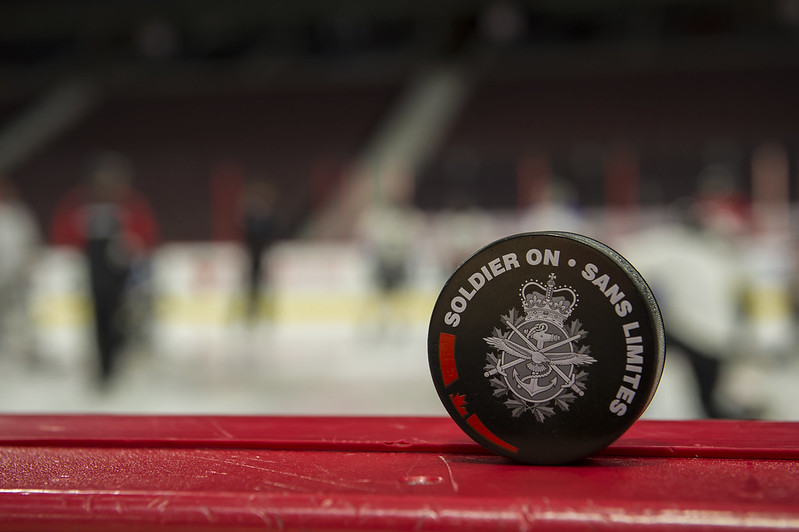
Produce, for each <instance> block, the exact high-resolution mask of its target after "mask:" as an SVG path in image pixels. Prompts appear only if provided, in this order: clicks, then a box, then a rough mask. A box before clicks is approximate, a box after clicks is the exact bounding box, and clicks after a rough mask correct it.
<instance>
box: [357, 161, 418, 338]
mask: <svg viewBox="0 0 799 532" xmlns="http://www.w3.org/2000/svg"><path fill="white" fill-rule="evenodd" d="M394 177H395V178H396V179H393V180H392V179H384V180H383V183H384V185H385V186H384V187H383V190H382V192H383V193H382V194H381V195H380V197H379V198H378V199H377V201H375V202H374V203H373V204H372V205H371V206H370V207H369V208H368V209H367V210H366V211H365V212H364V215H363V216H362V218H361V220H360V223H359V228H358V231H359V236H360V239H361V242H362V243H363V245H364V248H365V250H366V254H367V256H368V259H369V263H370V265H371V268H372V282H373V286H374V287H375V289H376V295H377V301H376V302H375V303H376V306H375V305H369V306H368V307H367V309H368V316H369V317H370V318H373V319H375V320H376V321H377V324H378V327H379V328H380V329H386V328H387V327H388V325H389V324H391V323H397V322H402V321H403V319H402V318H403V313H402V308H401V305H402V296H403V295H404V294H405V293H406V292H407V289H408V283H409V280H410V275H411V272H410V270H411V260H412V258H413V251H414V246H415V238H416V235H417V230H418V220H417V214H416V211H415V209H413V207H412V206H411V205H410V201H411V196H412V192H411V188H412V184H411V182H410V179H406V178H407V176H403V175H395V176H394Z"/></svg>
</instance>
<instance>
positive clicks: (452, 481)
mask: <svg viewBox="0 0 799 532" xmlns="http://www.w3.org/2000/svg"><path fill="white" fill-rule="evenodd" d="M439 458H441V461H442V462H444V467H446V468H447V475H448V476H449V484H450V486H452V491H454V492H455V493H458V483H457V482H455V477H453V476H452V468H451V467H450V466H449V462H447V459H446V458H444V457H443V456H441V455H439Z"/></svg>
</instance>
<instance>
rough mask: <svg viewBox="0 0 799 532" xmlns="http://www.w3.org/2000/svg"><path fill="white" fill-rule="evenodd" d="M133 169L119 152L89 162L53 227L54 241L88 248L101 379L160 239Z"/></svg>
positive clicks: (119, 345) (107, 374) (121, 340)
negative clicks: (128, 300)
mask: <svg viewBox="0 0 799 532" xmlns="http://www.w3.org/2000/svg"><path fill="white" fill-rule="evenodd" d="M132 176H133V168H132V166H131V164H130V162H129V161H128V160H127V159H126V158H125V157H124V156H122V155H120V154H117V153H103V154H100V155H99V156H97V157H96V158H95V159H94V160H93V161H92V162H91V164H90V167H89V170H88V173H87V179H86V183H85V184H84V185H82V186H79V187H77V188H76V189H74V190H72V191H70V192H69V193H68V194H67V195H66V196H65V197H64V198H63V199H62V200H61V201H60V203H59V204H58V206H57V208H56V212H55V215H54V217H53V223H52V227H51V231H50V236H51V241H52V242H53V244H55V245H61V246H71V247H75V248H78V249H80V250H82V251H83V253H84V255H85V256H86V260H87V263H88V268H89V284H90V289H91V299H92V304H93V310H94V313H93V316H94V333H95V340H96V347H97V352H98V355H99V367H98V370H99V382H100V384H101V385H105V384H107V383H108V382H109V381H110V378H111V377H112V375H113V373H114V370H115V367H116V365H117V362H118V360H117V359H118V357H119V354H120V352H121V350H122V349H123V348H124V347H125V345H126V341H127V339H128V333H129V327H130V325H131V324H130V322H129V321H128V320H126V315H125V313H124V306H125V303H126V296H128V295H129V293H130V287H131V282H132V281H133V280H134V279H135V278H136V274H137V273H138V272H141V271H142V269H143V268H145V264H146V259H147V256H148V254H149V252H150V251H151V250H152V248H153V247H154V246H155V244H156V243H157V240H158V228H157V225H156V221H155V217H154V216H153V213H152V209H151V208H150V205H149V203H148V202H147V201H146V200H145V199H144V197H142V196H141V195H140V194H138V193H137V192H135V191H134V190H133V188H132V187H131V179H132Z"/></svg>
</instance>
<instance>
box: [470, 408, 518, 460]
mask: <svg viewBox="0 0 799 532" xmlns="http://www.w3.org/2000/svg"><path fill="white" fill-rule="evenodd" d="M466 423H468V424H469V425H470V426H471V427H472V428H473V429H474V430H476V431H477V433H478V434H480V435H481V436H483V437H484V438H485V439H487V440H488V441H490V442H492V443H496V444H497V445H499V446H500V447H503V448H505V449H507V450H509V451H510V452H512V453H515V452H516V451H518V450H519V449H518V448H516V447H514V446H513V445H511V444H510V443H508V442H506V441H505V440H501V439H500V438H499V436H497V435H496V434H494V433H493V432H491V431H490V430H488V427H486V426H485V425H483V422H482V421H480V418H479V417H477V414H473V415H471V416H469V418H468V419H467V420H466Z"/></svg>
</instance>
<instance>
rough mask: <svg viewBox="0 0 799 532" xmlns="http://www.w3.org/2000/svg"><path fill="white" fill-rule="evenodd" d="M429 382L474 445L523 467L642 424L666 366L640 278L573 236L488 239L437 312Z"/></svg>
mask: <svg viewBox="0 0 799 532" xmlns="http://www.w3.org/2000/svg"><path fill="white" fill-rule="evenodd" d="M428 356H429V360H430V372H431V374H432V377H433V382H434V383H435V387H436V390H437V391H438V395H439V397H440V398H441V401H442V402H443V404H444V406H445V408H446V409H447V412H449V414H450V416H452V418H453V419H454V420H455V421H456V422H457V423H458V425H459V426H460V427H461V428H462V429H463V431H464V432H466V434H468V435H469V436H470V437H471V438H472V439H474V440H475V441H476V442H477V443H479V444H481V445H483V446H484V447H486V448H488V449H490V450H491V451H494V452H496V453H497V454H500V455H503V456H507V457H509V458H513V459H515V460H518V461H521V462H526V463H530V464H563V463H567V462H571V461H574V460H577V459H580V458H583V457H586V456H588V455H591V454H593V453H595V452H596V451H598V450H600V449H603V448H604V447H606V446H607V445H609V444H611V443H612V442H613V441H615V440H616V439H617V438H618V437H619V436H621V435H622V434H623V433H624V432H625V431H626V430H627V429H628V428H629V427H630V426H631V425H632V424H633V423H634V422H635V421H636V420H637V419H638V418H639V417H640V416H641V414H643V412H644V410H645V409H646V407H647V405H648V404H649V402H650V400H651V399H652V397H653V395H654V393H655V389H656V388H657V385H658V382H659V381H660V375H661V373H662V370H663V364H664V361H665V340H664V334H663V321H662V319H661V316H660V310H659V309H658V306H657V303H656V301H655V298H654V296H653V294H652V291H651V290H650V289H649V286H647V284H646V282H645V281H644V279H643V278H642V277H641V275H640V274H639V273H638V272H637V271H636V270H635V269H634V268H633V267H632V266H631V265H630V263H629V262H627V260H625V259H624V258H623V257H622V256H621V255H619V254H618V253H616V252H615V251H613V250H612V249H610V248H609V247H608V246H606V245H604V244H602V243H600V242H597V241H596V240H593V239H590V238H588V237H585V236H581V235H576V234H572V233H557V232H546V233H525V234H520V235H515V236H511V237H508V238H505V239H502V240H498V241H496V242H494V243H492V244H490V245H488V246H486V247H484V248H483V249H481V250H479V251H478V252H477V253H475V254H474V255H472V257H470V258H469V259H468V260H467V261H466V262H464V263H463V264H462V265H461V266H460V267H459V268H458V269H457V271H456V272H455V273H454V274H453V275H452V277H450V279H449V280H448V281H447V283H446V284H445V285H444V288H443V289H442V291H441V294H440V295H439V297H438V300H437V301H436V304H435V307H434V310H433V315H432V318H431V321H430V330H429V335H428Z"/></svg>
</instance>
